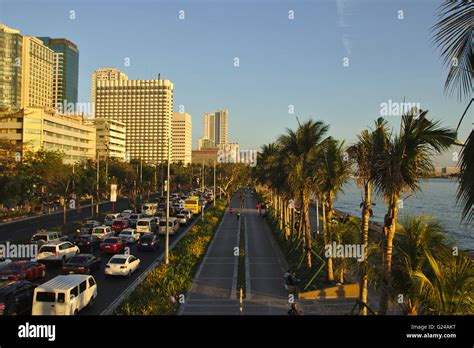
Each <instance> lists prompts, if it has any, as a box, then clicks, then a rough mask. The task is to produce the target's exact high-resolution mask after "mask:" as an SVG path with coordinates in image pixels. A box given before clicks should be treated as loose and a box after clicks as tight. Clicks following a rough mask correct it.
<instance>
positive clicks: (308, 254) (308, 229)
mask: <svg viewBox="0 0 474 348" xmlns="http://www.w3.org/2000/svg"><path fill="white" fill-rule="evenodd" d="M302 203H303V212H302V215H303V220H304V228H305V230H304V232H305V234H304V235H305V251H306V260H307V262H308V267H309V268H311V267H312V260H311V225H310V223H309V197H308V196H307V193H306V192H305V191H303V202H302Z"/></svg>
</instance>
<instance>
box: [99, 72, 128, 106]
mask: <svg viewBox="0 0 474 348" xmlns="http://www.w3.org/2000/svg"><path fill="white" fill-rule="evenodd" d="M123 80H128V76H127V74H125V73H124V72H123V71H121V70H119V69H117V68H101V69H97V70H96V71H94V72H93V73H92V104H93V105H94V107H95V93H96V92H95V90H96V83H97V81H123Z"/></svg>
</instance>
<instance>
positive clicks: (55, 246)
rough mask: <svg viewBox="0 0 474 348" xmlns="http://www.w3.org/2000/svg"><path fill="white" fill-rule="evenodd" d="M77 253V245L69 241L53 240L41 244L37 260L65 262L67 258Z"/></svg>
mask: <svg viewBox="0 0 474 348" xmlns="http://www.w3.org/2000/svg"><path fill="white" fill-rule="evenodd" d="M76 254H79V247H77V246H76V245H73V244H72V243H71V242H53V243H48V244H43V246H42V247H41V248H40V249H39V252H38V257H37V259H38V261H60V262H62V263H65V262H66V261H67V260H68V259H69V258H71V257H73V256H74V255H76Z"/></svg>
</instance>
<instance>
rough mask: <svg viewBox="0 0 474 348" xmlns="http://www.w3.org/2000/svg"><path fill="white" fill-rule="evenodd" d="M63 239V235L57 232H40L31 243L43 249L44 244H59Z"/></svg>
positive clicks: (33, 237)
mask: <svg viewBox="0 0 474 348" xmlns="http://www.w3.org/2000/svg"><path fill="white" fill-rule="evenodd" d="M60 239H61V233H59V232H55V231H39V232H37V233H35V234H34V235H33V236H32V237H31V242H32V243H36V244H38V247H41V246H42V245H43V244H46V243H51V242H57V241H59V240H60Z"/></svg>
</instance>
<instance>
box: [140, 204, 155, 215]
mask: <svg viewBox="0 0 474 348" xmlns="http://www.w3.org/2000/svg"><path fill="white" fill-rule="evenodd" d="M157 210H158V203H145V204H143V205H142V214H143V215H145V216H153V215H154V214H155V213H156V212H157Z"/></svg>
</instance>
